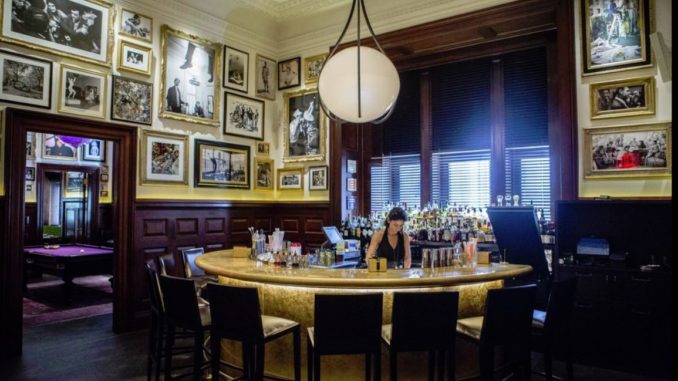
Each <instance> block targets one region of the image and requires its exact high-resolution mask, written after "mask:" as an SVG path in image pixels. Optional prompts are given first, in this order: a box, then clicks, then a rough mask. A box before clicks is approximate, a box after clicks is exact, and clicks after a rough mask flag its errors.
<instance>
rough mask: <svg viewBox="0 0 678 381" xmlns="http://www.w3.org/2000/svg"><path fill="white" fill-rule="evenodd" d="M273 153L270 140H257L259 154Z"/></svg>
mask: <svg viewBox="0 0 678 381" xmlns="http://www.w3.org/2000/svg"><path fill="white" fill-rule="evenodd" d="M270 153H271V144H270V143H268V142H257V154H259V155H268V154H270Z"/></svg>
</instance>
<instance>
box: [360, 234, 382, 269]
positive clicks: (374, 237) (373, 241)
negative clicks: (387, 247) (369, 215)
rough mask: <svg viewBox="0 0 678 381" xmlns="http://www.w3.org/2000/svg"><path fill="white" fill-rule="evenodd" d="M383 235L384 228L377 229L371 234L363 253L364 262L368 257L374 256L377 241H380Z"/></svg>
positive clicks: (377, 244)
mask: <svg viewBox="0 0 678 381" xmlns="http://www.w3.org/2000/svg"><path fill="white" fill-rule="evenodd" d="M383 237H384V229H382V230H378V231H377V232H375V233H374V234H373V235H372V239H371V240H370V246H369V247H368V248H367V252H366V253H365V262H367V260H368V259H370V258H375V257H376V256H377V248H378V247H379V242H381V239H382V238H383Z"/></svg>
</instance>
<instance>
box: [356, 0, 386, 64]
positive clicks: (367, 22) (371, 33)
mask: <svg viewBox="0 0 678 381" xmlns="http://www.w3.org/2000/svg"><path fill="white" fill-rule="evenodd" d="M360 4H362V11H363V16H365V24H366V25H367V29H368V30H369V31H370V35H371V36H372V41H374V45H376V46H377V49H379V51H380V52H381V54H383V55H385V56H386V53H385V52H384V49H382V48H381V44H379V41H377V35H376V34H374V29H372V24H371V23H370V18H369V17H367V11H366V10H365V0H360ZM387 57H388V56H387Z"/></svg>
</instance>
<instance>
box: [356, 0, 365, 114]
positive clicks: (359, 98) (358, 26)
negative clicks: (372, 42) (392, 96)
mask: <svg viewBox="0 0 678 381" xmlns="http://www.w3.org/2000/svg"><path fill="white" fill-rule="evenodd" d="M362 3H363V2H362V0H360V2H359V3H358V16H357V17H358V25H357V26H356V28H357V29H358V32H357V34H356V37H357V39H356V41H357V42H358V54H357V57H358V70H357V72H358V75H357V77H358V118H362V117H363V110H362V104H363V102H362V100H361V96H360V5H361V4H362ZM363 9H364V8H363Z"/></svg>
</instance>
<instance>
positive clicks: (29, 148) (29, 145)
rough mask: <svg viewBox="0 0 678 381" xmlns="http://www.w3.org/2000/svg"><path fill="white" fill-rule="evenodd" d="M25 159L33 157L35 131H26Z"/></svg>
mask: <svg viewBox="0 0 678 381" xmlns="http://www.w3.org/2000/svg"><path fill="white" fill-rule="evenodd" d="M26 159H28V160H33V159H35V133H34V132H30V131H29V132H27V133H26Z"/></svg>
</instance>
